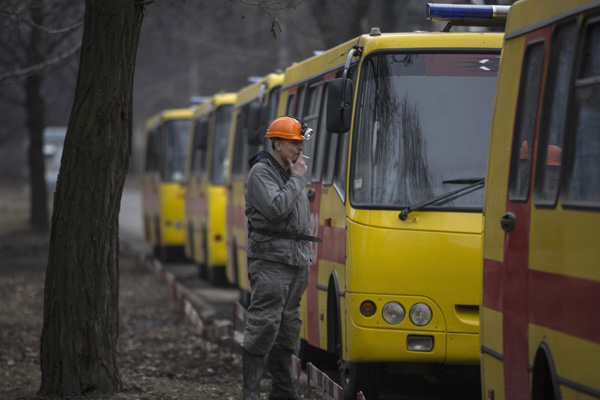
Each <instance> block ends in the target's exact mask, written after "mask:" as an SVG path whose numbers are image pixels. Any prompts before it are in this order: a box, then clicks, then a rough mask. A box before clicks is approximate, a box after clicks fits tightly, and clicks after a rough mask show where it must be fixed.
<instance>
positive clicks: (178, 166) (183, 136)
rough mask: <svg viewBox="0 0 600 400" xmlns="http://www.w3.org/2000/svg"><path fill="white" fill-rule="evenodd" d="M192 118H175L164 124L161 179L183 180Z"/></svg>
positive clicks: (164, 180) (165, 180)
mask: <svg viewBox="0 0 600 400" xmlns="http://www.w3.org/2000/svg"><path fill="white" fill-rule="evenodd" d="M190 121H191V120H190V119H173V120H170V121H167V122H166V123H165V126H164V139H163V140H164V142H163V143H164V151H163V153H162V168H161V174H160V176H161V179H162V181H163V182H183V177H184V171H185V156H186V152H187V142H188V140H187V139H188V134H189V130H190Z"/></svg>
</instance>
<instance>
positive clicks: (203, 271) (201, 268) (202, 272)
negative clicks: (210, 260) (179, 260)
mask: <svg viewBox="0 0 600 400" xmlns="http://www.w3.org/2000/svg"><path fill="white" fill-rule="evenodd" d="M196 265H197V266H198V278H200V279H203V280H206V279H208V268H207V267H206V264H204V263H196Z"/></svg>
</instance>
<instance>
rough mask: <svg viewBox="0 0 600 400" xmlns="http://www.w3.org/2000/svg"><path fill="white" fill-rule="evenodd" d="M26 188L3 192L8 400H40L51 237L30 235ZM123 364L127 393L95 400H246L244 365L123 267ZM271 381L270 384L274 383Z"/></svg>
mask: <svg viewBox="0 0 600 400" xmlns="http://www.w3.org/2000/svg"><path fill="white" fill-rule="evenodd" d="M27 196H28V194H27V190H26V188H25V187H11V188H5V187H2V188H1V190H0V399H22V400H29V399H40V398H41V397H39V396H38V395H37V391H38V389H39V387H40V379H41V372H40V334H41V328H42V321H43V296H44V272H45V268H46V263H47V254H48V236H47V235H43V234H32V233H31V232H30V231H29V230H28V228H27V218H28V197H27ZM120 260H121V261H120V269H121V279H120V310H119V311H120V336H119V347H118V363H119V368H120V372H121V378H122V380H123V386H124V391H123V392H122V393H118V394H111V395H100V394H91V395H88V396H87V397H86V398H88V399H127V400H129V399H165V400H166V399H226V400H228V399H239V398H240V397H241V389H240V387H241V379H242V378H241V358H240V355H239V354H237V353H235V352H233V353H232V352H231V351H230V349H229V348H228V347H227V346H224V345H220V346H219V345H217V344H214V343H210V342H205V341H202V340H201V339H200V337H199V336H198V334H197V333H196V332H195V330H194V328H193V326H192V324H191V323H190V322H189V321H188V320H187V319H186V318H185V316H184V315H183V314H182V312H181V309H180V307H179V305H178V304H177V303H175V302H174V301H173V300H172V296H171V292H170V291H169V289H168V286H167V285H166V284H165V283H164V282H163V281H161V280H160V279H158V278H157V277H156V276H154V275H153V274H151V273H150V272H149V271H148V270H147V269H145V268H143V267H142V266H140V265H139V264H138V263H137V261H136V258H134V257H126V256H122V257H121V259H120ZM266 382H267V380H264V381H263V383H266Z"/></svg>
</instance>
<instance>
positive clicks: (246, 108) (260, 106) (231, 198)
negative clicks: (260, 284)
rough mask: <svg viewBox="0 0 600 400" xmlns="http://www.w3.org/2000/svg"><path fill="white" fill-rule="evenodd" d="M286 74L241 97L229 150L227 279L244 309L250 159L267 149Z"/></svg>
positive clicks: (252, 87)
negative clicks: (266, 140)
mask: <svg viewBox="0 0 600 400" xmlns="http://www.w3.org/2000/svg"><path fill="white" fill-rule="evenodd" d="M282 81H283V74H282V73H278V72H277V73H271V74H268V75H266V76H264V77H262V78H260V79H257V80H256V82H253V83H251V84H249V85H247V86H246V87H244V88H242V89H240V91H239V92H238V93H237V100H236V103H235V107H234V111H233V117H232V123H231V132H230V135H231V136H230V140H229V148H228V154H229V156H228V158H229V159H230V160H231V162H230V163H229V173H228V174H227V179H228V183H227V197H228V200H227V249H228V257H227V279H228V281H229V282H230V283H231V284H233V285H235V286H237V287H238V288H239V289H240V299H241V303H242V304H243V305H244V306H246V307H247V306H248V304H249V302H250V282H249V281H248V271H247V266H246V246H247V244H248V225H247V224H248V219H247V218H246V214H245V205H246V200H245V195H246V179H247V178H248V172H249V168H248V159H249V158H250V156H252V155H253V154H254V153H256V152H257V151H258V150H262V148H263V136H264V133H265V132H266V130H267V127H268V124H269V122H270V121H271V120H273V119H274V118H275V113H276V111H277V104H278V102H279V92H280V89H281V82H282Z"/></svg>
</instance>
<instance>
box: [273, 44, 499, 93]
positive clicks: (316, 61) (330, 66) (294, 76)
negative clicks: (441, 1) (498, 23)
mask: <svg viewBox="0 0 600 400" xmlns="http://www.w3.org/2000/svg"><path fill="white" fill-rule="evenodd" d="M503 39H504V34H503V33H500V32H406V33H383V34H366V35H361V36H359V37H357V38H354V39H352V40H349V41H347V42H345V43H342V44H340V45H338V46H336V47H333V48H332V49H329V50H327V51H324V52H322V53H320V54H318V55H315V56H313V57H310V58H308V59H306V60H304V61H302V62H299V63H297V64H294V65H291V66H290V67H288V68H287V69H286V70H285V79H284V84H283V85H284V88H285V87H288V86H291V85H295V84H297V83H298V82H300V81H303V80H310V79H311V78H313V77H316V76H318V75H322V74H323V73H327V71H335V70H337V69H339V68H340V67H341V66H343V65H344V63H345V61H346V57H347V54H348V50H349V49H351V48H352V47H353V46H355V45H357V46H360V47H362V57H364V56H366V55H367V54H369V53H371V52H374V51H378V50H386V49H388V50H389V49H392V50H399V51H402V50H408V51H410V50H421V49H436V50H440V49H497V50H498V51H499V50H500V49H501V48H502V42H503Z"/></svg>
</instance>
